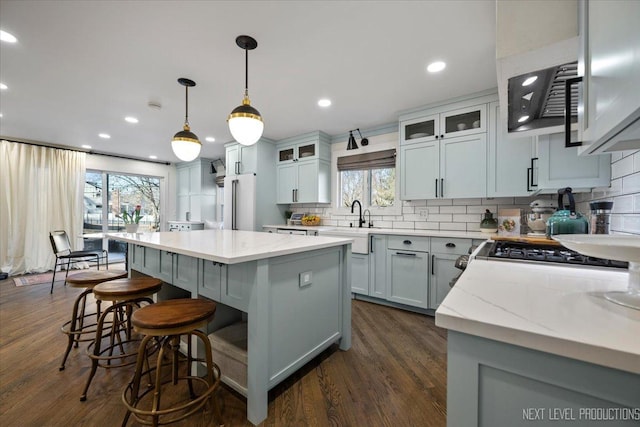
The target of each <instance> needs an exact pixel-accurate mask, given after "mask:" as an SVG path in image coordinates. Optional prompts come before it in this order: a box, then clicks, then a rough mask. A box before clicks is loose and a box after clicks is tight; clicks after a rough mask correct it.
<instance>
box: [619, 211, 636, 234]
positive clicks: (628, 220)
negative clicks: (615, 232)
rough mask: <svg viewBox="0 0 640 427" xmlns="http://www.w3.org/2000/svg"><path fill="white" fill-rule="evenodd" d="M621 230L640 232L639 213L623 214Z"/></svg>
mask: <svg viewBox="0 0 640 427" xmlns="http://www.w3.org/2000/svg"><path fill="white" fill-rule="evenodd" d="M622 230H624V231H625V232H627V233H636V234H640V215H635V214H631V215H624V216H623V217H622Z"/></svg>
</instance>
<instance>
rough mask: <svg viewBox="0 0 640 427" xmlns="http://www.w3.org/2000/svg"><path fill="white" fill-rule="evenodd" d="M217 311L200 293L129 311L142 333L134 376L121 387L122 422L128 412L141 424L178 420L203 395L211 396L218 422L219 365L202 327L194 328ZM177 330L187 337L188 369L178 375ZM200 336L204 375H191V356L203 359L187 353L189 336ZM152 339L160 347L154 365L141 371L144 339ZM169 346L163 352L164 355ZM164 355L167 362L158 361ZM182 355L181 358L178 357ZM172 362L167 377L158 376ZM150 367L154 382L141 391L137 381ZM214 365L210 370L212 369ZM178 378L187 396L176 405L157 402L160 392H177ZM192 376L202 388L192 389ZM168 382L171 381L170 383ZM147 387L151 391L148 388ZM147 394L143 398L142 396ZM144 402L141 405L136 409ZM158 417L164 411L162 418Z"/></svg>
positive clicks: (200, 402)
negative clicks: (185, 389)
mask: <svg viewBox="0 0 640 427" xmlns="http://www.w3.org/2000/svg"><path fill="white" fill-rule="evenodd" d="M215 311H216V304H215V303H214V302H213V301H208V300H204V299H174V300H168V301H161V302H158V303H156V304H152V305H148V306H145V307H142V308H141V309H139V310H136V311H135V312H134V313H133V315H132V316H131V320H132V323H133V328H134V329H135V330H136V331H138V332H140V333H142V334H145V335H146V336H145V337H144V339H143V340H142V343H141V344H140V350H139V351H138V361H137V364H136V371H135V374H134V376H133V379H132V380H131V382H130V383H129V385H127V387H125V389H124V390H123V392H122V401H123V402H124V404H125V406H126V407H127V413H126V415H125V417H124V420H123V421H122V425H123V426H125V425H126V424H127V421H128V420H129V416H130V415H131V414H133V416H134V418H135V419H136V420H137V421H138V422H140V423H142V424H145V425H153V426H157V425H165V424H170V423H173V422H176V421H179V420H182V419H184V418H186V417H188V416H190V415H191V414H193V413H195V412H196V411H197V410H199V409H200V408H202V407H203V406H204V405H205V404H206V403H207V400H210V401H211V406H212V408H213V412H214V415H215V417H216V418H217V420H218V422H219V423H220V424H221V423H222V417H221V414H220V408H219V407H218V405H217V402H216V401H215V394H216V393H215V392H216V391H217V390H218V388H219V387H220V368H219V367H218V365H216V364H215V363H213V358H212V355H211V343H210V342H209V339H208V338H207V335H205V334H204V333H203V332H201V331H199V330H197V329H198V328H204V327H206V326H207V322H208V320H209V319H211V318H212V317H213V315H214V314H215ZM180 336H186V337H187V357H186V362H187V371H186V374H185V375H183V376H181V375H180V374H179V372H178V358H179V350H180ZM192 336H196V337H197V338H199V339H200V341H201V342H202V344H203V347H204V355H205V360H206V370H207V374H206V378H200V377H198V376H194V375H191V373H190V370H191V367H192V362H196V361H197V362H202V361H204V360H202V359H198V358H194V357H193V355H192V349H191V347H192V345H191V337H192ZM151 339H159V340H160V342H161V348H160V351H159V352H158V357H157V363H156V366H154V367H152V368H150V369H149V370H148V371H146V372H144V371H143V364H144V361H145V359H146V357H147V355H146V353H147V349H148V347H147V344H148V342H149V340H151ZM166 352H169V354H168V355H165V353H166ZM164 357H169V358H170V363H163V358H164ZM183 361H184V360H183ZM166 366H170V367H171V378H169V379H166V378H163V376H162V370H163V368H164V367H166ZM153 371H155V384H154V385H153V388H151V387H149V388H148V389H147V390H144V391H142V392H141V393H140V382H141V378H142V377H143V375H146V374H150V373H151V372H153ZM214 371H215V372H214ZM179 381H187V384H188V386H189V397H190V400H188V401H187V402H184V399H183V400H179V401H178V403H176V405H175V406H171V405H161V395H162V394H163V393H165V392H167V393H165V394H168V395H169V396H170V397H173V396H175V395H176V393H175V390H171V389H172V388H173V387H175V386H177V385H178V382H179ZM194 382H196V383H201V384H204V385H205V386H206V387H207V389H206V390H205V391H203V392H202V393H201V394H200V395H196V393H195V391H194ZM170 383H171V384H170ZM151 392H153V393H152V394H151ZM148 394H151V395H150V396H149V397H148V398H146V399H145V396H146V395H148ZM140 406H144V407H145V409H140ZM161 417H163V418H162V419H161Z"/></svg>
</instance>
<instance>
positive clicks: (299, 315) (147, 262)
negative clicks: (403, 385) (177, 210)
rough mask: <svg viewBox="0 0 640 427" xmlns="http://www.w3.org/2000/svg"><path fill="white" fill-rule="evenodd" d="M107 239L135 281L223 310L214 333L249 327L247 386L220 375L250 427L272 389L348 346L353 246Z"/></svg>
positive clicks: (254, 236)
mask: <svg viewBox="0 0 640 427" xmlns="http://www.w3.org/2000/svg"><path fill="white" fill-rule="evenodd" d="M108 236H109V237H110V238H112V239H116V240H121V241H124V242H127V243H128V268H129V270H130V272H131V274H132V275H138V274H145V275H149V276H154V277H157V278H160V279H162V280H163V281H164V282H165V283H167V284H169V285H172V286H173V287H175V288H178V289H177V290H179V291H181V292H182V293H183V294H184V293H186V292H188V293H189V294H190V296H191V297H192V298H198V297H206V298H210V299H213V300H215V301H217V302H219V303H220V304H219V305H218V310H217V311H216V316H215V319H214V321H213V322H212V323H210V324H209V331H207V332H213V331H214V330H216V329H219V328H221V327H224V326H227V325H229V324H230V323H232V322H234V321H236V320H240V319H242V320H246V321H247V367H246V369H247V374H246V379H245V380H246V387H244V386H243V384H242V383H243V381H237V379H236V380H232V379H229V378H227V377H225V376H224V372H223V373H222V374H223V381H225V382H227V383H228V384H229V385H230V386H231V387H233V388H235V389H236V390H237V391H239V392H240V393H242V394H244V395H245V396H246V397H247V418H248V420H249V421H250V422H252V423H253V424H259V423H260V422H262V421H263V420H264V419H265V418H266V417H267V406H268V391H269V390H270V389H271V388H273V387H274V386H275V385H277V384H278V383H280V382H281V381H283V380H284V379H285V378H287V377H288V376H289V375H291V374H292V373H293V372H295V371H296V370H298V369H299V368H300V367H302V366H303V365H304V364H306V363H307V362H308V361H310V360H311V359H312V358H314V357H315V356H317V355H318V354H319V353H320V352H322V351H323V350H325V349H326V348H327V347H329V346H331V345H332V344H333V343H336V342H337V343H339V347H340V349H341V350H348V349H349V348H350V347H351V287H350V286H351V285H350V283H351V280H350V277H351V271H350V258H351V242H352V241H351V240H350V239H344V238H331V237H311V236H296V235H288V234H287V235H283V234H269V233H259V232H250V231H231V230H203V231H191V232H188V233H171V232H160V233H109V235H108ZM167 288H171V286H168V287H167ZM160 295H161V298H165V297H168V296H167V295H169V294H168V293H167V291H166V290H164V289H163V292H162V293H161V294H160ZM173 296H176V294H173V295H171V296H169V297H173ZM178 296H179V295H178Z"/></svg>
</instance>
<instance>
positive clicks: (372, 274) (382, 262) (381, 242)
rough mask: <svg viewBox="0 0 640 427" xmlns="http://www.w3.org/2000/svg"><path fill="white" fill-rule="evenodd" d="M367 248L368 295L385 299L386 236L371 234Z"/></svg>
mask: <svg viewBox="0 0 640 427" xmlns="http://www.w3.org/2000/svg"><path fill="white" fill-rule="evenodd" d="M369 239H370V248H369V295H370V296H372V297H376V298H386V297H387V236H380V235H375V234H372V235H371V236H370V237H369Z"/></svg>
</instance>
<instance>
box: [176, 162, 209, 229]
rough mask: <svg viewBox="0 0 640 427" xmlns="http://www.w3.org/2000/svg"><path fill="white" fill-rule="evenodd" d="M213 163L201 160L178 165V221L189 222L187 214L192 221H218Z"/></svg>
mask: <svg viewBox="0 0 640 427" xmlns="http://www.w3.org/2000/svg"><path fill="white" fill-rule="evenodd" d="M211 163H212V161H211V160H209V159H202V158H201V159H197V160H194V161H192V162H186V163H179V164H177V165H176V175H177V180H176V190H177V195H176V197H177V200H176V206H177V218H176V219H178V220H187V213H189V216H190V220H192V221H204V220H211V221H213V220H215V219H216V218H215V206H216V191H217V190H216V184H215V179H216V175H215V174H214V173H212V170H211Z"/></svg>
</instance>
